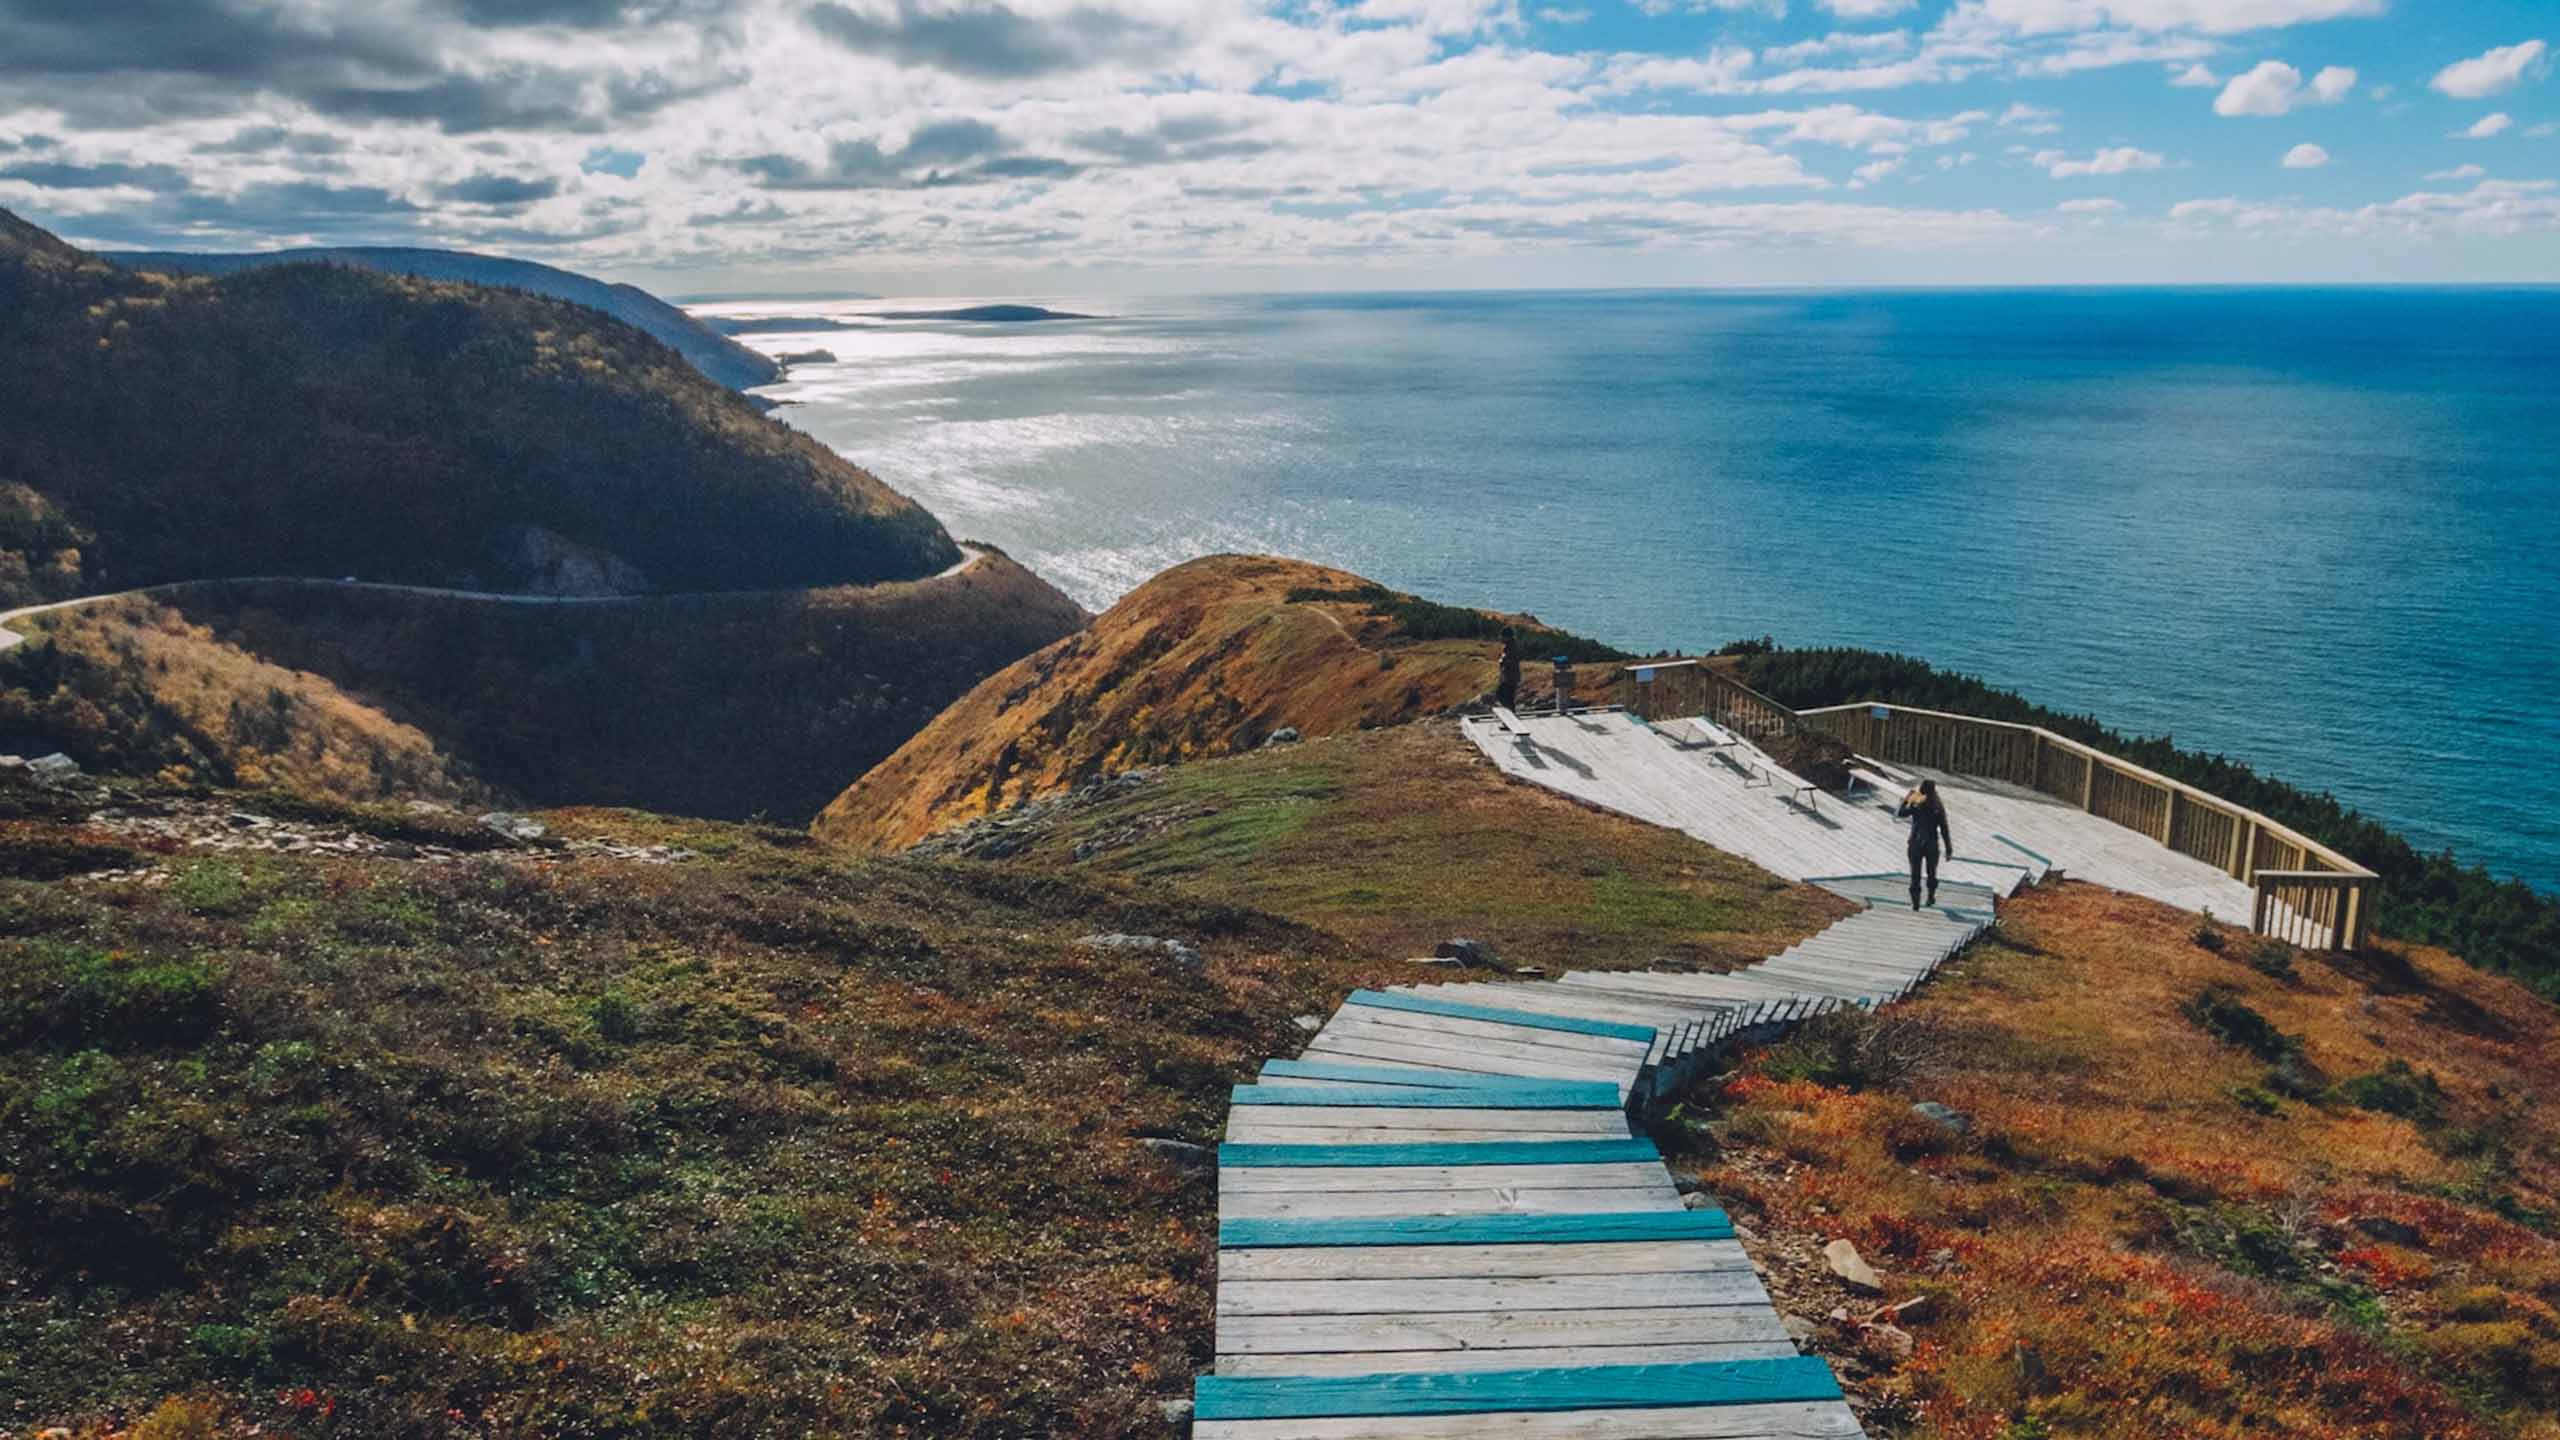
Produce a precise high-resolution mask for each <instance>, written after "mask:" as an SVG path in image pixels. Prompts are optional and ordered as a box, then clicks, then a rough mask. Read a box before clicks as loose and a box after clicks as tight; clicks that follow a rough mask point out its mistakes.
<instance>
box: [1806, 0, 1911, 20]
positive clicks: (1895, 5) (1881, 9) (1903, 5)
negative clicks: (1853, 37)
mask: <svg viewBox="0 0 2560 1440" xmlns="http://www.w3.org/2000/svg"><path fill="white" fill-rule="evenodd" d="M1914 3H1916V0H1822V8H1823V9H1825V10H1828V11H1830V12H1831V13H1832V14H1834V15H1837V16H1839V17H1840V18H1841V19H1843V20H1881V19H1883V18H1884V17H1886V16H1887V15H1899V14H1901V13H1902V12H1903V11H1905V10H1908V9H1910V8H1911V7H1912V5H1913V4H1914Z"/></svg>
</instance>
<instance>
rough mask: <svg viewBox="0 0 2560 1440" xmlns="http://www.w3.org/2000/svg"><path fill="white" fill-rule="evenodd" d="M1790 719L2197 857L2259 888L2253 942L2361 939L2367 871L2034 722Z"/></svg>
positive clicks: (1883, 715)
mask: <svg viewBox="0 0 2560 1440" xmlns="http://www.w3.org/2000/svg"><path fill="white" fill-rule="evenodd" d="M1799 718H1800V719H1802V720H1803V721H1804V723H1805V724H1806V725H1807V726H1809V727H1811V728H1812V729H1814V730H1816V731H1818V732H1820V733H1822V734H1825V735H1831V736H1835V737H1837V738H1838V739H1840V740H1842V741H1844V742H1845V743H1847V744H1848V746H1849V747H1850V748H1851V749H1853V750H1856V751H1858V752H1859V753H1860V754H1863V755H1872V756H1874V757H1875V758H1876V759H1879V760H1882V761H1885V762H1887V763H1888V764H1899V765H1920V766H1927V767H1930V768H1933V769H1939V770H1950V771H1954V772H1955V773H1957V774H1960V775H1978V776H1981V777H1983V778H1985V779H1990V780H2006V781H2008V782H2010V783H2011V784H2015V785H2022V786H2025V787H2026V788H2028V789H2030V790H2035V791H2038V792H2040V793H2042V794H2046V795H2051V796H2053V797H2055V798H2057V799H2061V800H2067V801H2069V802H2071V803H2072V804H2074V805H2077V806H2079V807H2080V808H2081V809H2083V810H2086V811H2088V812H2089V813H2090V814H2092V815H2095V816H2097V817H2099V818H2100V819H2103V820H2112V821H2114V822H2115V823H2117V824H2119V825H2122V826H2124V827H2125V828H2127V829H2129V830H2136V831H2139V832H2141V833H2142V834H2144V835H2148V836H2150V837H2151V838H2152V839H2154V840H2157V841H2159V842H2160V843H2161V844H2163V845H2165V846H2167V847H2168V848H2170V849H2172V850H2175V851H2177V852H2178V853H2179V854H2181V855H2185V856H2188V857H2190V858H2192V859H2197V860H2202V861H2204V862H2205V863H2206V864H2208V865H2211V866H2214V867H2215V868H2217V869H2219V870H2221V871H2222V872H2223V873H2224V874H2226V875H2229V876H2231V877H2232V878H2233V879H2235V880H2239V881H2241V882H2243V883H2245V884H2247V885H2249V886H2250V887H2251V888H2252V889H2254V890H2255V891H2256V892H2257V913H2256V914H2255V915H2253V916H2252V917H2251V928H2252V929H2255V930H2256V931H2257V932H2258V933H2260V934H2262V935H2274V936H2277V937H2278V938H2280V939H2284V940H2289V941H2291V942H2293V943H2294V944H2297V945H2306V946H2310V947H2313V948H2315V949H2331V950H2352V949H2354V948H2356V947H2357V946H2359V945H2362V944H2363V943H2364V938H2365V927H2366V924H2367V922H2368V919H2369V917H2370V914H2371V906H2370V902H2371V899H2372V896H2371V893H2370V892H2371V889H2372V885H2373V881H2374V879H2375V876H2374V873H2373V872H2372V871H2370V870H2368V869H2366V868H2365V867H2363V866H2361V865H2359V864H2357V863H2356V862H2355V861H2353V860H2350V859H2348V858H2347V857H2346V856H2344V855H2341V854H2339V853H2338V852H2337V851H2335V850H2332V849H2330V848H2329V847H2328V846H2326V845H2323V844H2321V843H2320V842H2319V841H2317V840H2313V839H2311V838H2310V837H2308V836H2306V835H2303V834H2301V833H2300V832H2298V831H2295V830H2292V829H2289V828H2287V827H2286V826H2283V825H2279V824H2277V823H2276V822H2275V821H2273V820H2270V819H2268V818H2267V817H2266V816H2264V815H2261V814H2259V813H2257V812H2256V811H2254V810H2249V809H2246V808H2243V807H2241V806H2238V805H2234V804H2232V803H2231V802H2230V801H2228V800H2225V799H2222V798H2221V797H2220V796H2217V795H2212V794H2208V793H2206V792H2205V791H2202V790H2199V789H2197V788H2196V787H2194V786H2193V785H2189V784H2187V783H2185V782H2184V781H2179V780H2172V779H2170V778H2169V777H2168V776H2166V775H2162V774H2159V773H2157V772H2155V771H2151V770H2146V769H2144V768H2143V767H2141V766H2139V765H2136V764H2134V763H2132V762H2131V761H2128V760H2121V759H2118V758H2117V757H2115V756H2113V755H2109V754H2107V753H2105V752H2104V751H2101V750H2098V749H2095V748H2093V747H2091V746H2088V745H2084V744H2081V743H2080V742H2079V741H2077V740H2073V739H2070V738H2068V737H2066V736H2062V735H2057V734H2055V733H2053V732H2052V731H2050V730H2047V729H2044V728H2043V727H2041V726H2037V725H2017V724H2011V723H2009V722H2006V721H2000V720H1977V719H1975V718H1974V717H1972V716H1970V715H1951V714H1948V713H1946V712H1945V711H1942V710H1919V709H1914V708H1912V707H1910V706H1907V705H1833V706H1829V707H1826V708H1824V709H1820V710H1807V711H1804V712H1802V713H1801V715H1800V716H1799Z"/></svg>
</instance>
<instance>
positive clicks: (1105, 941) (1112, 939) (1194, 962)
mask: <svg viewBox="0 0 2560 1440" xmlns="http://www.w3.org/2000/svg"><path fill="white" fill-rule="evenodd" d="M1076 943H1077V944H1078V945H1082V946H1084V947H1085V948H1086V949H1088V950H1153V951H1156V952H1158V953H1160V954H1163V955H1166V956H1169V957H1171V959H1172V960H1173V963H1174V964H1176V965H1179V966H1181V967H1182V968H1183V969H1185V970H1188V971H1190V972H1192V973H1193V974H1198V973H1199V972H1200V971H1201V970H1202V969H1204V968H1206V967H1207V965H1208V963H1209V962H1208V961H1206V960H1205V959H1203V958H1201V955H1200V952H1199V951H1197V950H1194V949H1192V948H1191V947H1190V946H1188V945H1185V944H1183V943H1182V942H1181V941H1179V940H1167V939H1165V938H1164V937H1162V936H1160V935H1087V936H1086V937H1084V938H1083V939H1081V940H1078V941H1077V942H1076Z"/></svg>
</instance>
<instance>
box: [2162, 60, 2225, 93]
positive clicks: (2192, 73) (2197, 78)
mask: <svg viewBox="0 0 2560 1440" xmlns="http://www.w3.org/2000/svg"><path fill="white" fill-rule="evenodd" d="M2169 83H2170V84H2172V85H2175V86H2178V87H2179V88H2181V89H2185V90H2196V89H2202V88H2204V87H2206V86H2209V85H2219V84H2221V83H2222V77H2221V76H2219V75H2216V74H2214V73H2213V70H2212V69H2211V67H2209V66H2207V65H2206V64H2205V63H2204V62H2202V61H2198V62H2196V63H2195V64H2193V65H2190V66H2188V67H2187V68H2186V69H2184V70H2180V71H2178V72H2177V73H2175V74H2173V75H2171V76H2170V77H2169Z"/></svg>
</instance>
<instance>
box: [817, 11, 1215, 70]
mask: <svg viewBox="0 0 2560 1440" xmlns="http://www.w3.org/2000/svg"><path fill="white" fill-rule="evenodd" d="M809 24H810V26H811V28H813V29H815V30H816V31H817V32H818V33H819V34H821V35H824V36H826V37H827V38H828V39H830V40H833V41H835V42H836V43H837V44H839V45H842V46H843V47H844V48H846V49H848V50H852V51H855V52H857V53H860V54H864V55H871V56H875V57H878V58H880V59H885V60H893V61H897V62H900V63H902V64H909V65H924V66H930V67H932V68H934V69H937V70H947V71H949V72H951V73H953V74H955V75H967V76H971V77H973V78H977V79H999V80H1009V79H1023V78H1027V77H1031V76H1038V75H1051V74H1056V73H1058V72H1061V71H1073V70H1085V69H1090V68H1092V67H1094V66H1097V65H1103V64H1107V63H1112V62H1146V61H1148V60H1150V59H1156V58H1161V57H1163V56H1164V55H1165V54H1166V53H1167V52H1168V51H1170V50H1171V49H1173V48H1174V46H1175V43H1176V42H1177V41H1178V40H1179V38H1180V31H1179V30H1178V29H1177V28H1176V27H1174V26H1171V25H1167V24H1162V23H1159V22H1156V21H1153V20H1149V19H1146V18H1144V17H1141V16H1136V15H1129V14H1124V13H1122V12H1120V11H1117V10H1109V9H1103V8H1100V7H1098V6H1079V7H1078V8H1075V9H1072V10H1067V11H1064V12H1062V13H1059V14H1056V15H1038V16H1035V15H1026V14H1024V13H1022V12H1021V11H1018V10H1013V9H1009V8H1007V7H1006V6H1003V5H999V4H979V5H964V6H962V7H959V8H955V9H934V10H928V9H926V8H924V7H923V6H921V5H918V4H917V3H915V0H897V3H896V5H895V7H894V8H893V9H891V10H890V11H888V12H887V13H885V14H881V13H874V12H872V11H869V10H858V9H855V8H854V7H853V6H851V5H842V4H832V3H831V4H823V5H817V6H813V7H811V8H810V10H809Z"/></svg>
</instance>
